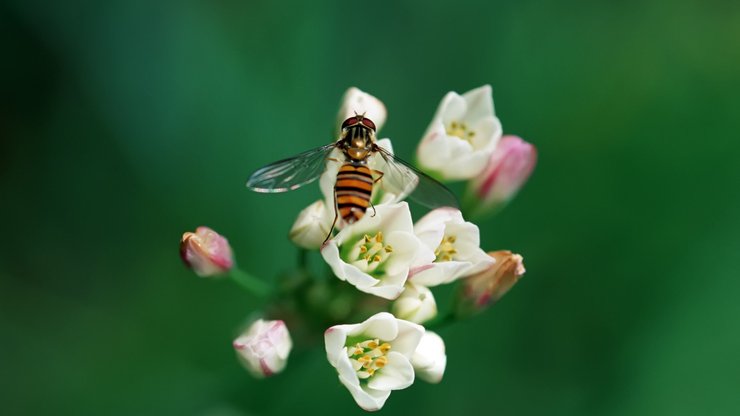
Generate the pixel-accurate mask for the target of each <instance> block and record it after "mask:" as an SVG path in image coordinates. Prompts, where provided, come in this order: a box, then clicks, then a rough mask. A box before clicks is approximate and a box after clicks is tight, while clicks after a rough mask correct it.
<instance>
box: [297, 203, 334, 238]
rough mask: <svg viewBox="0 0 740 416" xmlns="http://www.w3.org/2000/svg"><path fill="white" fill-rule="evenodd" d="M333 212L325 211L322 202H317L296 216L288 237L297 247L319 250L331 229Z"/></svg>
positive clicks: (325, 208)
mask: <svg viewBox="0 0 740 416" xmlns="http://www.w3.org/2000/svg"><path fill="white" fill-rule="evenodd" d="M333 219H334V212H333V211H330V210H329V209H327V207H326V205H325V204H324V201H322V200H318V201H316V202H314V203H313V204H311V205H309V206H307V207H306V208H304V209H303V211H301V213H300V214H298V218H296V220H295V223H294V224H293V227H292V228H291V229H290V234H289V237H290V239H291V241H293V242H294V243H295V244H296V245H297V246H299V247H303V248H305V249H309V250H314V249H319V248H320V247H321V244H322V243H323V242H324V239H326V236H327V235H328V234H329V230H330V229H331V222H332V220H333Z"/></svg>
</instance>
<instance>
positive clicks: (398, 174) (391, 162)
mask: <svg viewBox="0 0 740 416" xmlns="http://www.w3.org/2000/svg"><path fill="white" fill-rule="evenodd" d="M374 150H375V151H376V152H377V153H376V154H379V155H380V156H381V157H382V158H383V161H384V162H385V163H384V164H380V165H378V166H377V168H378V170H380V171H381V172H383V177H382V178H381V179H380V182H378V183H379V185H380V186H381V187H383V188H384V189H385V190H386V191H388V192H391V193H394V194H396V195H398V196H399V198H400V199H403V198H405V197H408V198H409V199H411V200H412V201H414V202H416V203H419V204H421V205H424V206H425V207H427V208H432V209H433V208H439V207H452V208H459V203H458V202H457V198H456V197H455V194H453V193H452V191H450V190H449V189H447V187H446V186H444V185H442V184H441V183H439V182H437V181H436V180H435V179H433V178H431V177H430V176H428V175H426V174H424V173H422V172H419V171H418V170H416V168H414V167H413V166H411V164H409V163H408V162H405V161H403V160H401V159H399V158H397V157H395V156H393V155H392V154H391V153H390V152H388V151H387V150H385V149H383V148H382V147H380V146H377V145H376V146H375V148H374Z"/></svg>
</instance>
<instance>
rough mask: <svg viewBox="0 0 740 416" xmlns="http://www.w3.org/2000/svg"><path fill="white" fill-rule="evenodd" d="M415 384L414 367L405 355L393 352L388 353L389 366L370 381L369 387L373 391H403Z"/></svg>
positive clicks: (379, 371)
mask: <svg viewBox="0 0 740 416" xmlns="http://www.w3.org/2000/svg"><path fill="white" fill-rule="evenodd" d="M412 384H414V367H413V366H412V365H411V362H410V361H409V359H408V358H407V357H406V356H404V355H403V354H401V353H399V352H396V351H391V352H389V353H388V364H386V366H385V367H383V368H382V369H381V370H378V372H377V373H375V375H374V376H373V377H372V378H371V379H370V381H368V383H367V386H368V387H370V388H371V389H373V390H401V389H405V388H406V387H408V386H410V385H412Z"/></svg>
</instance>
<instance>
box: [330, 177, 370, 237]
mask: <svg viewBox="0 0 740 416" xmlns="http://www.w3.org/2000/svg"><path fill="white" fill-rule="evenodd" d="M334 192H336V198H337V208H338V209H339V215H341V216H342V219H343V220H344V221H346V222H347V223H349V224H352V223H353V222H355V221H357V220H359V219H360V218H362V217H363V216H364V215H365V211H366V210H367V207H368V206H369V205H370V196H371V195H372V193H373V175H372V173H371V172H370V169H369V168H368V167H367V166H365V165H360V164H352V163H346V164H344V165H342V167H341V168H339V173H337V183H336V185H334Z"/></svg>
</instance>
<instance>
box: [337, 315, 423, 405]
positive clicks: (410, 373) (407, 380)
mask: <svg viewBox="0 0 740 416" xmlns="http://www.w3.org/2000/svg"><path fill="white" fill-rule="evenodd" d="M423 335H424V328H423V327H422V326H420V325H417V324H414V323H412V322H408V321H403V320H400V319H396V318H395V317H394V316H393V315H391V314H389V313H387V312H381V313H378V314H376V315H373V316H371V317H370V318H368V319H367V320H366V321H365V322H363V323H361V324H355V325H336V326H333V327H331V328H329V329H327V330H326V332H325V333H324V342H325V346H326V357H327V359H328V360H329V363H330V364H331V365H332V366H334V368H336V369H337V372H338V373H339V381H340V382H341V383H342V384H343V385H344V386H345V387H347V389H348V390H349V391H350V393H351V394H352V397H353V398H354V399H355V402H357V404H358V405H359V406H360V407H361V408H363V409H365V410H367V411H376V410H380V408H382V407H383V405H384V404H385V401H386V400H387V399H388V396H390V394H391V391H392V390H401V389H405V388H406V387H409V386H410V385H411V384H413V382H414V377H415V376H414V368H413V367H412V365H411V358H412V356H413V354H414V353H415V352H416V351H417V350H418V349H417V347H418V346H419V342H420V341H421V339H422V336H423Z"/></svg>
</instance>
